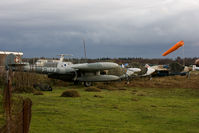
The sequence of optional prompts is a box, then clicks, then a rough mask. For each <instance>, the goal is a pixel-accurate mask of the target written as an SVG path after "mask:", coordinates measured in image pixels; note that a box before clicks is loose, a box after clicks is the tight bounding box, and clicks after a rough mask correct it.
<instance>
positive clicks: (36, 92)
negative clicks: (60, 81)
mask: <svg viewBox="0 0 199 133" xmlns="http://www.w3.org/2000/svg"><path fill="white" fill-rule="evenodd" d="M33 95H44V93H43V92H41V91H35V92H33Z"/></svg>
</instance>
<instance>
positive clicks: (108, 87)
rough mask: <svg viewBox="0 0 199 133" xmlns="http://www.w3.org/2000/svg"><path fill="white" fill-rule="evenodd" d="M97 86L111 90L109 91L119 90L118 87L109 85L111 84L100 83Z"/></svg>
mask: <svg viewBox="0 0 199 133" xmlns="http://www.w3.org/2000/svg"><path fill="white" fill-rule="evenodd" d="M97 88H100V89H104V90H109V91H113V90H117V88H116V87H113V86H109V85H98V86H97Z"/></svg>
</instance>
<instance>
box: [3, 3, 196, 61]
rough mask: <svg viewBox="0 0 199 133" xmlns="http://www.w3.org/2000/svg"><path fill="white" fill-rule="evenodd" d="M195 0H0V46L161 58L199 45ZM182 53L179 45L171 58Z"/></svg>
mask: <svg viewBox="0 0 199 133" xmlns="http://www.w3.org/2000/svg"><path fill="white" fill-rule="evenodd" d="M198 32H199V0H1V2H0V50H10V51H22V52H24V56H25V57H41V56H44V57H56V55H57V54H61V53H69V54H73V55H74V56H75V57H83V55H84V53H83V43H82V39H85V41H86V48H87V55H88V57H89V58H98V57H147V58H152V57H156V58H159V57H161V54H162V53H163V52H165V51H166V50H167V49H168V48H170V47H171V46H172V45H174V44H175V43H176V42H178V41H180V40H184V42H185V56H187V57H195V56H199V55H198V50H199V36H198V35H199V34H198ZM176 56H182V49H179V50H178V51H177V52H175V53H173V54H171V55H169V56H168V57H169V58H172V57H176Z"/></svg>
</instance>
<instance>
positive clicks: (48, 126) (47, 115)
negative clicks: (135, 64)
mask: <svg viewBox="0 0 199 133" xmlns="http://www.w3.org/2000/svg"><path fill="white" fill-rule="evenodd" d="M69 88H70V89H71V87H68V88H56V89H54V91H53V92H44V95H40V96H35V95H32V94H22V95H23V96H25V97H30V98H31V99H32V101H33V108H32V121H31V133H46V132H47V133H66V132H69V133H80V132H81V133H84V132H85V133H95V132H96V133H116V132H117V133H118V132H121V133H125V132H161V133H164V132H172V133H174V132H178V133H182V132H192V133H194V132H199V126H198V125H199V90H196V89H194V90H193V89H178V88H174V89H158V88H131V87H130V88H128V89H127V90H117V91H108V90H103V91H102V92H86V91H84V88H81V87H78V89H76V90H77V91H78V92H79V93H80V95H81V97H78V98H64V97H60V95H61V93H62V92H63V91H64V90H67V89H69ZM72 88H73V87H72ZM94 95H99V96H101V97H94Z"/></svg>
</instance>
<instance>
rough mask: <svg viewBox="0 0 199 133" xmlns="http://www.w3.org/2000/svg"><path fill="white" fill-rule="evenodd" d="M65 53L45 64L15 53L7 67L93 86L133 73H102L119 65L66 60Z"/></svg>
mask: <svg viewBox="0 0 199 133" xmlns="http://www.w3.org/2000/svg"><path fill="white" fill-rule="evenodd" d="M64 56H65V55H64V54H61V57H60V60H59V61H58V60H57V61H55V62H45V63H44V64H43V65H40V66H39V65H30V64H29V63H26V62H22V60H21V59H20V58H19V57H18V56H16V55H13V54H9V55H8V56H7V57H6V61H5V68H6V69H7V70H9V69H11V70H13V71H19V70H22V71H24V72H35V73H40V74H46V75H48V78H52V79H59V80H62V81H71V82H74V84H78V83H82V82H83V83H84V86H86V87H88V86H91V85H92V83H93V82H107V81H119V80H121V79H125V78H127V77H128V76H131V74H132V73H126V74H124V75H122V76H116V75H106V74H102V73H101V72H103V71H104V70H110V69H114V68H117V67H119V65H118V64H116V63H113V62H96V63H79V64H73V63H72V62H64Z"/></svg>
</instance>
